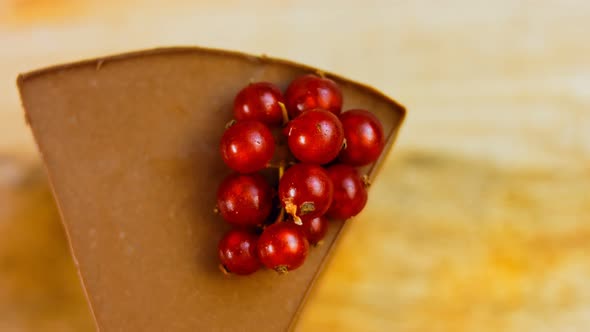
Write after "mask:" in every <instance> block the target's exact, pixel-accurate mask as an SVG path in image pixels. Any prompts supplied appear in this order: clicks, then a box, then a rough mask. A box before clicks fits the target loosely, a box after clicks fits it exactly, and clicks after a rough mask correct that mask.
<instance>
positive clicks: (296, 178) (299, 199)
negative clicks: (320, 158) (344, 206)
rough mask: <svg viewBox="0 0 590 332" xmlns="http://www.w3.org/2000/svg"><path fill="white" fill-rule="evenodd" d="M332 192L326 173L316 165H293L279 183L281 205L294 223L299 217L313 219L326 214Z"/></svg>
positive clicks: (330, 202) (330, 182)
mask: <svg viewBox="0 0 590 332" xmlns="http://www.w3.org/2000/svg"><path fill="white" fill-rule="evenodd" d="M333 191H334V188H333V185H332V181H331V180H330V177H329V176H328V173H326V171H325V170H324V169H323V168H322V167H320V166H317V165H311V164H295V165H293V166H291V167H290V168H288V169H287V170H286V171H285V174H283V177H282V178H281V180H280V181H279V199H280V200H281V204H282V205H283V207H284V208H285V210H286V211H287V213H289V214H290V215H292V216H293V218H294V219H295V220H296V221H297V220H298V219H299V218H300V217H301V216H305V217H306V218H315V217H319V216H321V215H323V214H324V213H326V211H327V210H328V208H329V207H330V204H332V194H333Z"/></svg>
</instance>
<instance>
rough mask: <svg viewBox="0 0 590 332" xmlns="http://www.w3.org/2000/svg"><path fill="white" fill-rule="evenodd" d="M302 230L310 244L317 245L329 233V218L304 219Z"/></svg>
mask: <svg viewBox="0 0 590 332" xmlns="http://www.w3.org/2000/svg"><path fill="white" fill-rule="evenodd" d="M302 222H303V224H302V225H301V228H302V229H303V233H304V234H305V237H306V238H307V241H308V242H309V244H317V243H318V242H320V241H321V240H323V239H324V237H325V236H326V233H327V232H328V226H329V224H328V218H327V217H326V216H321V217H315V218H302Z"/></svg>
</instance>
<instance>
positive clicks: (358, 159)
mask: <svg viewBox="0 0 590 332" xmlns="http://www.w3.org/2000/svg"><path fill="white" fill-rule="evenodd" d="M340 121H341V122H342V127H343V128H344V138H345V139H346V147H345V148H344V149H342V151H341V152H340V157H339V159H340V161H341V162H343V163H345V164H348V165H352V166H364V165H367V164H370V163H372V162H374V161H375V160H377V158H379V155H380V154H381V151H382V150H383V146H384V145H385V137H384V135H383V126H382V125H381V122H380V121H379V119H377V117H376V116H375V115H373V113H371V112H369V111H365V110H360V109H356V110H350V111H347V112H344V113H342V114H341V115H340Z"/></svg>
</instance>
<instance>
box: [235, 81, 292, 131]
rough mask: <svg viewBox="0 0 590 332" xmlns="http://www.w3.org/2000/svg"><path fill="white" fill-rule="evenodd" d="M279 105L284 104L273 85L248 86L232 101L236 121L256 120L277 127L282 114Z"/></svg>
mask: <svg viewBox="0 0 590 332" xmlns="http://www.w3.org/2000/svg"><path fill="white" fill-rule="evenodd" d="M279 103H283V104H284V103H285V100H284V98H283V94H282V93H281V90H280V89H279V88H278V87H277V86H276V85H274V84H272V83H268V82H258V83H252V84H249V85H248V86H247V87H245V88H244V89H242V90H241V91H240V92H239V93H238V94H237V95H236V98H235V99H234V118H235V119H236V120H238V121H244V120H258V121H260V122H262V123H265V124H267V125H269V126H279V125H281V124H282V122H283V113H282V111H281V107H280V106H279Z"/></svg>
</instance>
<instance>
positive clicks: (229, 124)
mask: <svg viewBox="0 0 590 332" xmlns="http://www.w3.org/2000/svg"><path fill="white" fill-rule="evenodd" d="M236 122H237V121H236V120H234V119H231V120H229V121H228V123H226V124H225V129H227V128H229V127H231V126H233V125H235V124H236Z"/></svg>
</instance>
